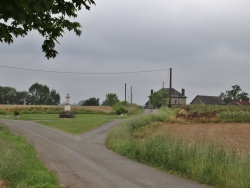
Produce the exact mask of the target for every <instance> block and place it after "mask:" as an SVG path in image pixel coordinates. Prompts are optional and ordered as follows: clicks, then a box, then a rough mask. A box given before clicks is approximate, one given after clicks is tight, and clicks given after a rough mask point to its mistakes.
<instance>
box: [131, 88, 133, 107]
mask: <svg viewBox="0 0 250 188" xmlns="http://www.w3.org/2000/svg"><path fill="white" fill-rule="evenodd" d="M130 103H131V104H132V103H133V88H132V86H131V90H130Z"/></svg>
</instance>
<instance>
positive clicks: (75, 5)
mask: <svg viewBox="0 0 250 188" xmlns="http://www.w3.org/2000/svg"><path fill="white" fill-rule="evenodd" d="M91 4H95V2H94V1H93V0H36V1H35V0H33V1H30V0H29V1H28V0H22V1H20V0H8V1H6V0H0V42H6V43H9V44H10V43H12V42H13V37H14V36H15V37H18V36H22V37H24V36H25V35H27V34H28V32H29V31H31V30H37V31H38V33H39V34H40V35H42V36H43V37H44V38H45V40H44V42H43V45H42V50H43V52H45V56H46V57H47V58H48V59H49V58H55V57H56V55H57V51H56V50H55V43H58V41H57V38H59V37H62V36H63V33H64V30H65V29H67V30H69V31H71V30H73V31H74V32H75V33H76V35H78V36H80V35H81V30H80V29H79V28H80V27H81V25H80V23H78V22H72V17H73V18H76V17H77V11H79V10H81V8H82V7H85V8H86V9H88V10H89V9H90V5H91Z"/></svg>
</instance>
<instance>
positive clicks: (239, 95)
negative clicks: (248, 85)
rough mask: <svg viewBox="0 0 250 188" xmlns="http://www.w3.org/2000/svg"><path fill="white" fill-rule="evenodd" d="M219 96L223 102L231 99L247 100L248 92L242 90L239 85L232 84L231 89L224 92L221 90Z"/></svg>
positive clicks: (228, 101)
mask: <svg viewBox="0 0 250 188" xmlns="http://www.w3.org/2000/svg"><path fill="white" fill-rule="evenodd" d="M220 97H221V98H222V100H223V101H224V102H225V103H230V102H232V101H249V95H248V93H246V92H244V91H242V89H241V88H240V86H239V85H234V86H232V90H227V91H226V92H225V93H223V92H221V94H220Z"/></svg>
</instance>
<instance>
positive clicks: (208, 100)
mask: <svg viewBox="0 0 250 188" xmlns="http://www.w3.org/2000/svg"><path fill="white" fill-rule="evenodd" d="M197 100H198V101H199V102H200V103H201V104H225V102H224V101H223V100H222V99H221V98H220V97H218V96H205V95H197V96H196V97H195V98H194V99H193V100H192V102H191V103H190V104H192V103H193V102H194V101H197Z"/></svg>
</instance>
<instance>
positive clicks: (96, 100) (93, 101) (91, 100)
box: [83, 97, 100, 106]
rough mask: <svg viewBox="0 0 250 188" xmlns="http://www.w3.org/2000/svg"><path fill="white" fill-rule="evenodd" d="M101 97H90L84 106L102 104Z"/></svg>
mask: <svg viewBox="0 0 250 188" xmlns="http://www.w3.org/2000/svg"><path fill="white" fill-rule="evenodd" d="M99 101H100V99H99V98H95V97H92V98H89V99H87V100H86V101H85V102H84V103H83V106H100V102H99Z"/></svg>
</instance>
